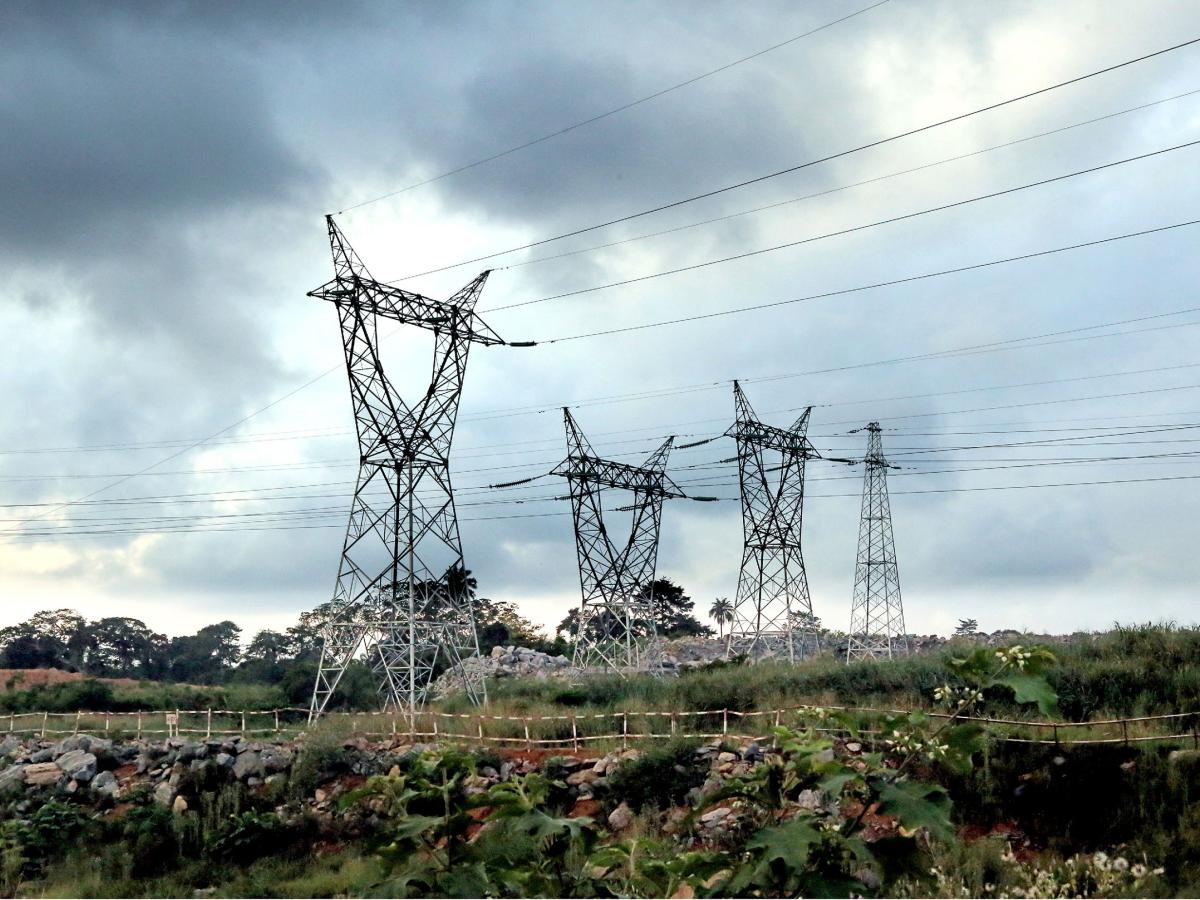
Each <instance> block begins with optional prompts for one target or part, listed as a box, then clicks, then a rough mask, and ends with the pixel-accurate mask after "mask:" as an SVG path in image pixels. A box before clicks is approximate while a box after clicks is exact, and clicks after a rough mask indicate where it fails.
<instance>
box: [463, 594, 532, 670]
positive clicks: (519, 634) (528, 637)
mask: <svg viewBox="0 0 1200 900" xmlns="http://www.w3.org/2000/svg"><path fill="white" fill-rule="evenodd" d="M475 627H476V628H477V629H478V630H479V652H480V653H482V654H484V655H485V656H486V655H487V654H488V653H490V652H491V650H492V648H493V647H504V646H512V645H516V646H519V647H532V648H533V649H535V650H541V651H543V652H547V651H546V648H547V647H548V646H549V641H547V640H546V636H545V635H544V634H543V633H542V630H541V628H539V627H538V626H537V625H535V624H534V623H533V622H531V621H529V620H528V619H526V618H525V617H524V616H522V615H521V614H520V613H519V612H517V606H516V604H515V603H510V602H509V601H507V600H489V599H487V598H486V597H480V598H479V599H477V600H476V601H475Z"/></svg>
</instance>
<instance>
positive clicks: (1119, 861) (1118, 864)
mask: <svg viewBox="0 0 1200 900" xmlns="http://www.w3.org/2000/svg"><path fill="white" fill-rule="evenodd" d="M1112 867H1113V870H1114V871H1116V872H1124V871H1125V870H1126V869H1128V868H1129V861H1128V860H1127V859H1125V857H1123V856H1118V857H1117V858H1116V859H1114V860H1113V863H1112Z"/></svg>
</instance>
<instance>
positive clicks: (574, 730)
mask: <svg viewBox="0 0 1200 900" xmlns="http://www.w3.org/2000/svg"><path fill="white" fill-rule="evenodd" d="M9 730H10V731H11V730H12V729H9ZM571 746H572V747H573V748H574V750H575V752H576V753H578V752H579V727H578V723H577V722H576V721H575V714H574V713H572V714H571Z"/></svg>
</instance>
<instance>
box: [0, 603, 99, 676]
mask: <svg viewBox="0 0 1200 900" xmlns="http://www.w3.org/2000/svg"><path fill="white" fill-rule="evenodd" d="M89 647H90V634H89V627H88V623H87V621H86V620H85V619H84V618H83V616H81V615H79V613H77V612H75V610H73V609H44V610H42V611H40V612H37V613H34V614H33V615H32V616H30V618H29V619H27V620H26V621H24V622H22V623H21V624H19V625H12V626H9V627H8V628H4V629H0V655H2V656H3V657H4V658H6V659H7V660H8V662H7V666H8V667H9V668H39V667H41V668H58V669H82V668H84V666H85V664H86V662H87V653H88V649H89ZM19 663H24V664H19Z"/></svg>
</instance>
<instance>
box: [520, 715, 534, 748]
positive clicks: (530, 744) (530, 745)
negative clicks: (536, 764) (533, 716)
mask: <svg viewBox="0 0 1200 900" xmlns="http://www.w3.org/2000/svg"><path fill="white" fill-rule="evenodd" d="M521 719H522V721H523V722H524V723H525V749H526V750H532V749H533V741H532V740H530V738H529V716H522V717H521Z"/></svg>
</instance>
